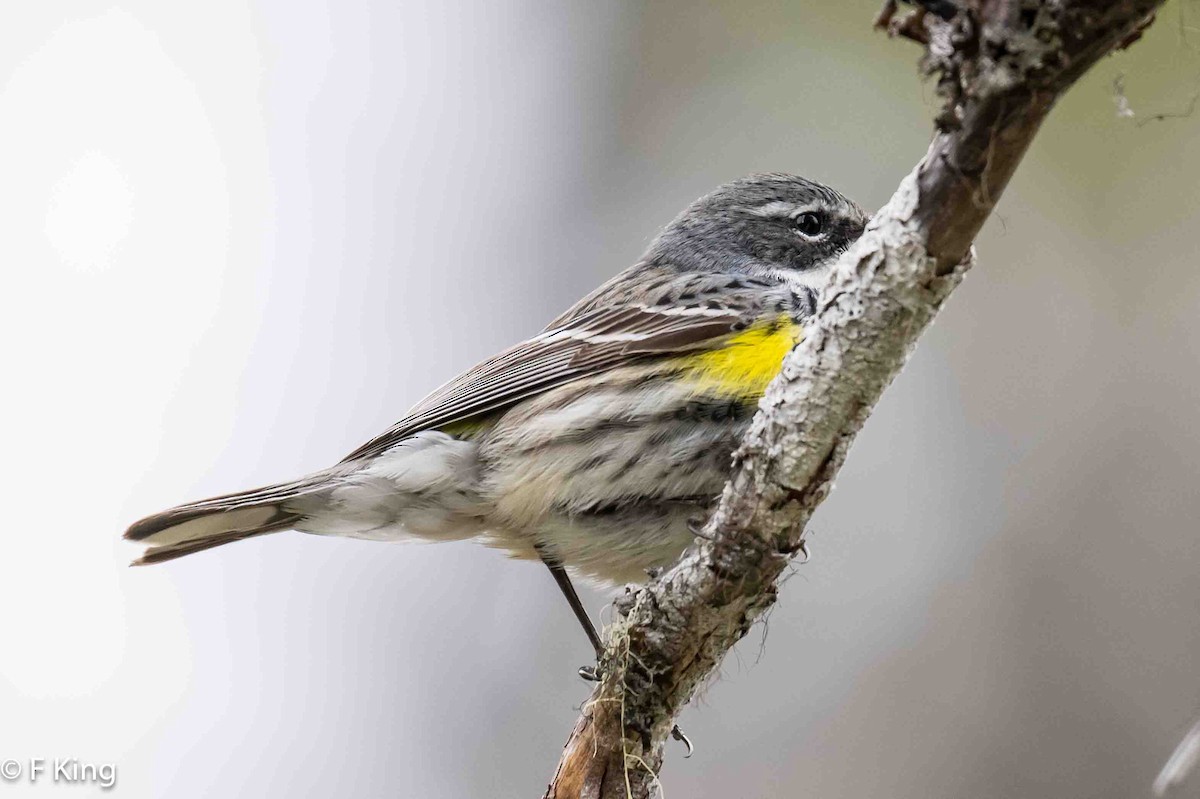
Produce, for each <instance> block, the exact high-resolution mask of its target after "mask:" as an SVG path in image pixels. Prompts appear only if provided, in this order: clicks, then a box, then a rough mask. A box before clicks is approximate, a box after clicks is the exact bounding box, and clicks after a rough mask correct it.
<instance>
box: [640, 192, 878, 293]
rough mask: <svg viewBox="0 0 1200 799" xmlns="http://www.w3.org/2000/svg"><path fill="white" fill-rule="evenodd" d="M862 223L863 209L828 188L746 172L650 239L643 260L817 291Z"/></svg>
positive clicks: (701, 199)
mask: <svg viewBox="0 0 1200 799" xmlns="http://www.w3.org/2000/svg"><path fill="white" fill-rule="evenodd" d="M867 219H868V216H867V213H866V212H865V211H864V210H863V209H862V208H861V207H859V206H858V205H857V204H856V203H854V202H853V201H851V200H849V199H847V198H846V197H844V196H843V195H841V194H840V193H838V192H836V191H834V190H833V189H831V188H829V187H828V186H823V185H821V184H820V183H815V182H813V181H811V180H806V179H804V178H801V177H796V176H795V175H785V174H778V173H774V174H764V175H751V176H750V177H746V178H742V179H741V180H735V181H733V182H732V183H726V184H725V185H723V186H720V187H718V188H717V189H715V190H714V191H712V192H711V193H709V194H707V195H705V196H704V197H701V198H700V199H699V200H696V202H694V203H692V204H691V205H690V206H688V208H687V209H686V210H685V211H684V212H683V213H682V214H680V215H679V216H678V217H676V219H675V220H674V221H673V222H671V224H670V225H668V226H667V227H666V229H665V230H663V232H662V233H661V234H660V235H659V236H658V238H657V239H655V241H654V243H653V244H652V245H651V246H650V249H649V250H648V251H647V252H646V255H645V257H644V258H643V263H647V264H653V265H655V266H666V267H673V268H676V269H680V270H687V271H701V272H739V273H744V274H748V275H753V276H756V277H762V278H767V279H770V280H772V282H775V281H779V282H787V283H790V284H793V285H796V284H799V285H803V286H807V287H809V288H811V289H817V288H819V287H820V285H821V284H822V283H823V282H824V279H825V276H826V274H827V273H828V272H829V270H830V268H831V267H832V266H833V264H834V262H835V261H837V259H838V257H839V256H840V255H841V254H842V253H843V252H845V251H846V249H847V248H848V247H849V246H850V245H851V244H852V243H853V242H854V240H855V239H857V238H858V237H859V236H860V235H862V232H863V228H864V227H865V226H866V224H867Z"/></svg>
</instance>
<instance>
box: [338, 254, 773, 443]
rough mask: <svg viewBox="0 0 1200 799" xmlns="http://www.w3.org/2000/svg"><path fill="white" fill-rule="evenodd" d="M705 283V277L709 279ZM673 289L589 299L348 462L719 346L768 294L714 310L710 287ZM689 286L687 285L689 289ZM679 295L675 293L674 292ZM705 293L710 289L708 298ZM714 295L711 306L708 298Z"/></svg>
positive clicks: (746, 295) (445, 390)
mask: <svg viewBox="0 0 1200 799" xmlns="http://www.w3.org/2000/svg"><path fill="white" fill-rule="evenodd" d="M705 277H707V276H705ZM672 283H675V284H676V285H675V286H673V287H672V286H667V290H666V291H664V293H662V294H660V295H659V296H658V297H655V296H654V295H653V294H651V295H650V296H646V295H645V294H643V295H641V296H640V297H639V298H638V301H633V300H632V299H631V298H629V297H622V296H620V293H619V292H614V294H616V295H617V296H615V297H614V296H613V295H612V294H610V295H609V296H610V298H611V299H612V300H613V301H612V302H608V303H606V302H603V301H599V298H597V297H595V296H593V297H589V298H587V299H586V300H584V301H583V302H581V303H580V304H579V305H577V306H576V307H575V308H574V309H572V310H571V311H568V312H567V313H566V314H563V316H561V317H559V318H558V319H556V320H555V321H554V322H552V323H551V326H550V327H549V328H547V329H546V330H545V331H543V332H542V333H541V334H540V335H537V336H535V337H533V338H531V339H528V340H526V341H523V342H521V343H520V344H517V345H516V346H514V347H511V348H510V349H508V350H505V351H504V352H502V353H500V354H499V355H496V356H494V357H492V358H489V359H488V360H486V361H484V362H483V363H480V364H478V365H477V366H475V367H474V368H472V369H470V370H468V371H467V372H464V373H463V374H462V375H460V376H458V377H457V378H455V379H454V380H451V381H450V382H449V383H447V384H446V385H444V386H442V387H441V388H439V389H438V390H437V391H435V392H433V393H432V394H430V395H429V396H428V397H426V398H425V399H424V400H422V401H421V402H420V403H418V404H417V406H416V407H415V408H413V409H412V410H411V411H410V412H409V414H408V415H407V416H406V417H404V418H403V419H401V420H400V421H399V422H397V423H396V424H395V425H393V426H392V428H391V429H390V430H388V431H387V432H386V433H384V434H383V435H381V436H379V437H377V438H375V439H372V440H371V441H368V442H367V443H366V444H364V445H363V446H361V447H359V448H358V449H356V450H355V451H354V452H352V453H350V454H349V455H347V456H346V459H345V460H347V461H349V460H355V459H359V458H368V457H372V456H374V455H378V454H380V453H382V452H384V451H385V450H387V449H388V448H390V447H392V446H393V445H395V444H396V443H398V442H400V441H401V440H403V439H405V438H407V437H408V436H411V435H412V434H413V433H416V432H418V431H421V430H429V429H434V428H439V427H444V426H446V425H449V424H453V423H455V422H462V421H466V420H468V419H471V418H473V417H477V416H480V415H482V414H486V413H489V412H492V411H496V410H500V409H501V408H506V407H509V406H511V405H513V404H515V403H517V402H520V401H521V400H524V399H528V398H529V397H532V396H535V395H537V394H540V393H542V392H544V391H549V390H550V389H553V388H556V387H558V386H561V385H563V384H564V383H567V382H569V381H571V380H574V379H576V378H579V377H583V376H587V375H594V374H597V373H600V372H604V371H607V370H610V369H613V368H615V367H618V366H624V365H627V364H630V363H633V362H636V361H638V360H642V359H645V358H652V357H662V356H666V355H671V354H678V353H682V352H688V351H695V350H700V349H709V348H713V347H716V346H719V345H720V344H721V343H722V342H724V341H725V340H726V339H728V338H729V337H730V336H732V335H734V334H736V333H737V332H738V331H740V330H742V329H744V328H745V327H747V326H749V325H750V324H751V323H752V322H753V321H754V319H755V318H756V316H757V315H758V312H759V309H760V308H761V307H762V305H763V303H762V302H761V299H762V298H763V297H764V295H765V294H767V292H764V291H763V288H762V287H761V286H744V285H741V286H739V288H741V289H751V291H748V292H738V293H740V295H741V296H736V295H734V296H731V295H730V293H729V291H728V289H727V288H726V290H725V291H723V292H721V294H722V297H723V299H725V300H732V301H728V302H714V301H713V300H712V299H711V297H712V295H713V293H714V292H713V291H712V290H711V287H712V284H711V282H710V281H708V280H702V281H700V280H697V281H693V282H692V284H694V285H696V286H698V288H697V290H695V291H689V292H684V293H685V294H687V295H688V299H687V300H684V301H680V300H679V293H680V292H679V291H678V290H677V289H678V283H677V281H672ZM685 285H689V284H685ZM672 289H675V290H672ZM704 289H709V290H708V291H705V290H704ZM706 294H707V295H709V298H708V299H706V298H705V295H706Z"/></svg>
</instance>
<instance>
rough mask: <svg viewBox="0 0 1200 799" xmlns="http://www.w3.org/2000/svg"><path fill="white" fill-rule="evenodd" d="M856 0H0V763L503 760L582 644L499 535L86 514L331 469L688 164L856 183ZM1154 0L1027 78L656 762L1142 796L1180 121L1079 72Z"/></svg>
mask: <svg viewBox="0 0 1200 799" xmlns="http://www.w3.org/2000/svg"><path fill="white" fill-rule="evenodd" d="M876 10H877V4H876V3H875V2H874V0H870V1H869V2H854V3H846V4H831V3H816V2H794V3H786V4H784V3H771V2H746V1H745V0H738V1H737V2H734V0H726V2H717V3H690V2H682V0H659V1H658V2H654V3H643V4H639V3H633V2H604V3H595V2H560V3H553V4H548V3H533V2H519V1H518V0H495V1H494V2H483V0H424V1H423V2H408V3H403V4H396V3H387V2H380V1H378V0H356V1H355V2H348V3H338V4H334V3H320V2H311V1H310V0H290V1H289V2H282V0H263V1H262V2H253V3H245V2H232V1H231V0H214V2H211V3H205V4H180V3H161V2H151V0H146V2H119V3H97V4H90V3H64V2H55V3H21V4H10V5H8V6H6V7H5V9H4V10H3V11H2V12H0V264H2V265H3V266H2V267H0V268H2V269H3V274H4V288H3V290H2V291H0V336H2V340H3V341H4V349H3V352H4V359H3V372H4V375H5V380H4V383H5V385H6V389H5V390H4V392H3V395H2V396H0V404H2V407H3V415H2V417H0V418H2V422H0V424H2V425H3V427H2V430H3V433H2V435H3V439H2V442H0V443H2V445H3V451H4V453H5V457H4V458H3V459H2V465H0V470H2V475H0V477H2V480H0V484H2V485H3V486H4V488H3V491H4V500H5V501H4V507H5V518H4V533H3V537H2V538H0V541H2V543H0V607H3V608H4V612H3V618H4V622H3V630H2V636H3V639H4V643H3V645H2V649H0V653H2V654H0V709H2V710H0V714H2V718H3V721H2V723H0V759H3V758H7V757H17V758H22V759H23V758H28V757H56V756H57V757H77V758H80V759H82V760H85V761H88V762H98V763H102V762H114V763H116V764H117V768H118V780H119V781H118V785H117V788H116V794H117V795H121V796H131V797H132V796H139V797H142V796H144V797H153V796H168V795H169V796H173V797H204V796H314V797H315V796H330V795H341V796H397V795H399V796H420V797H430V798H433V797H478V796H505V797H507V796H512V797H521V796H524V797H529V796H536V795H539V794H540V791H541V790H542V788H543V787H544V785H545V782H546V780H547V779H548V777H549V776H550V773H551V771H552V768H553V764H554V762H555V760H556V758H557V756H558V753H559V748H560V746H561V745H562V743H563V741H564V740H565V739H566V736H567V733H568V731H569V729H570V726H571V724H572V722H573V719H574V718H575V714H576V710H575V709H576V707H577V706H578V704H579V703H580V702H582V701H583V699H584V698H585V697H586V695H587V687H586V686H585V685H583V684H582V683H581V682H580V681H579V680H578V679H576V678H575V677H574V670H575V668H576V667H577V666H579V665H581V664H583V663H586V662H588V660H589V653H588V648H587V645H586V643H585V641H584V640H583V638H582V636H581V635H580V634H579V633H578V631H577V630H576V629H575V626H574V625H575V622H574V620H573V619H572V617H571V615H570V613H569V611H568V610H567V608H566V607H565V605H563V604H562V602H561V600H560V598H559V596H558V594H557V591H556V589H555V587H554V585H553V583H552V582H551V581H550V580H549V577H548V576H547V575H546V574H545V573H543V570H542V569H541V568H540V567H538V566H536V565H532V564H527V563H514V562H510V561H508V560H506V559H505V558H504V557H503V556H502V555H501V554H500V553H497V552H494V551H490V550H486V549H484V548H481V547H478V546H476V545H473V544H470V543H464V544H450V545H443V546H437V547H430V546H424V547H423V546H413V545H406V546H388V545H382V544H371V543H364V542H356V541H341V540H330V539H321V538H315V537H306V536H300V535H295V534H291V535H280V536H274V537H270V538H268V539H263V540H258V541H253V542H248V543H244V544H239V545H236V546H233V547H229V548H224V549H220V550H217V551H213V552H210V553H205V554H203V555H199V556H196V557H194V558H189V559H186V560H183V561H179V562H176V563H172V564H170V565H168V566H163V567H155V568H151V569H137V570H130V569H127V568H125V563H126V562H127V561H128V559H129V558H130V557H131V556H132V555H133V554H135V552H134V551H133V550H132V548H130V547H127V546H126V545H124V544H121V543H119V542H118V541H117V535H118V533H119V532H120V530H121V529H123V527H124V526H125V525H126V524H127V523H129V522H130V521H132V520H133V519H134V518H136V517H137V516H140V515H142V514H144V513H148V512H151V511H155V510H159V509H161V508H163V507H165V506H167V505H170V504H174V503H176V502H180V501H184V500H189V499H195V498H198V497H201V496H204V495H208V494H212V493H218V492H225V491H229V490H236V489H239V488H245V487H249V486H252V485H256V484H260V483H264V482H270V481H274V480H277V479H284V478H289V477H292V476H295V475H297V474H300V473H303V472H305V471H308V470H311V469H314V468H317V467H321V466H324V465H326V464H328V463H330V462H332V461H334V460H337V459H338V458H340V457H341V456H342V455H344V454H345V453H346V452H347V451H349V450H350V449H352V448H353V447H355V446H356V445H358V444H359V443H361V442H362V441H363V440H365V439H366V438H368V437H370V436H371V435H373V434H374V433H376V432H378V431H379V430H381V429H382V428H384V427H386V426H387V425H388V424H389V423H390V422H392V421H393V420H394V419H396V418H397V417H398V416H400V415H401V414H402V413H403V411H404V410H405V408H406V407H407V406H408V405H409V404H410V403H412V402H414V401H415V400H417V399H418V398H420V397H421V396H423V395H424V394H425V393H426V392H428V391H429V390H430V389H432V388H434V387H435V386H436V385H437V384H438V383H440V382H441V381H443V380H445V379H447V378H449V377H451V376H453V375H454V374H455V373H456V372H458V371H459V370H461V369H463V368H465V367H467V366H469V365H471V364H472V363H473V362H475V361H476V360H478V359H480V358H482V357H485V356H487V355H489V354H490V353H492V352H494V351H495V350H497V349H498V348H500V347H502V346H505V345H507V344H509V343H512V342H513V341H515V340H516V339H518V338H520V337H523V336H525V335H528V334H530V333H532V332H534V331H535V330H537V329H538V328H539V327H540V326H541V325H542V324H544V323H545V321H546V320H548V319H549V318H550V317H552V316H554V315H555V314H556V313H557V312H558V311H559V310H561V309H562V308H563V307H564V306H565V305H567V304H568V303H570V302H571V301H572V300H573V299H575V298H576V297H578V296H579V295H581V294H583V293H585V292H586V291H587V290H589V289H590V288H591V287H592V286H593V285H594V284H596V283H598V282H599V281H600V280H602V279H604V278H605V277H607V276H609V275H611V274H612V273H613V272H615V271H616V270H618V269H619V268H621V267H623V266H625V265H627V264H628V263H630V262H631V261H632V260H633V259H635V258H636V257H637V255H638V254H639V252H640V250H641V248H642V247H644V246H645V244H646V243H647V241H648V240H649V238H650V237H651V236H652V235H653V233H654V231H655V229H656V228H657V227H658V226H659V225H661V224H663V223H665V222H666V221H667V220H669V219H670V218H671V217H672V216H673V215H674V214H675V213H676V212H677V211H678V210H679V209H680V208H681V207H682V206H683V205H685V204H686V203H687V202H689V201H690V200H691V199H693V198H694V197H696V196H698V195H699V194H701V193H703V192H704V191H706V190H707V189H709V188H711V187H712V186H714V185H716V184H717V183H719V182H722V181H724V180H728V179H731V178H734V177H737V176H740V175H743V174H745V173H748V172H752V171H760V170H788V171H795V172H799V173H802V174H805V175H807V176H809V177H813V178H817V179H821V180H824V181H827V182H830V183H832V184H834V185H836V186H837V187H839V188H841V189H842V190H844V191H845V192H846V193H848V194H850V195H851V196H853V197H855V198H857V199H859V201H860V202H862V203H863V204H865V205H868V206H870V207H877V206H878V205H880V204H882V203H883V202H884V201H886V199H887V197H888V196H889V193H890V192H891V190H892V189H893V188H894V187H895V185H896V184H897V182H898V181H899V179H900V177H901V176H902V175H903V174H904V173H906V172H907V171H908V170H909V168H910V167H911V166H912V164H913V163H915V161H916V159H917V158H918V157H919V156H920V154H921V153H922V152H923V150H924V147H925V144H926V142H927V139H928V135H929V130H930V123H929V119H930V116H931V109H932V107H933V102H932V99H931V96H932V90H931V87H930V86H928V85H922V84H921V83H920V82H919V81H918V80H917V77H916V74H915V68H914V62H915V59H916V56H917V50H916V48H915V47H913V46H912V45H909V44H907V43H903V42H889V41H887V40H886V39H885V38H884V37H883V36H881V35H879V34H875V33H872V32H871V31H870V29H869V27H870V25H869V23H870V19H871V17H872V16H873V14H874V13H875V11H876ZM1194 20H1195V21H1194ZM1193 24H1196V25H1200V8H1197V6H1196V4H1195V3H1193V2H1189V3H1187V4H1186V5H1185V6H1182V7H1181V6H1179V5H1177V4H1175V3H1171V4H1168V7H1167V9H1166V11H1165V12H1164V14H1163V17H1162V19H1160V21H1159V23H1158V24H1157V25H1156V26H1155V27H1154V28H1153V29H1152V30H1151V32H1150V33H1149V35H1148V36H1147V38H1146V40H1145V41H1144V42H1142V43H1140V44H1139V45H1138V46H1137V47H1135V48H1134V50H1133V51H1132V52H1131V53H1129V54H1126V55H1121V56H1118V57H1116V58H1113V59H1110V60H1106V61H1104V62H1103V63H1102V64H1101V65H1100V66H1099V67H1098V68H1097V69H1096V70H1094V72H1093V74H1092V75H1090V76H1089V77H1088V79H1087V80H1085V81H1084V82H1083V83H1082V84H1081V85H1080V86H1079V87H1077V89H1076V90H1075V91H1074V92H1073V93H1071V94H1070V95H1069V96H1068V97H1067V99H1066V100H1065V101H1064V102H1063V103H1062V104H1061V106H1060V108H1058V109H1057V110H1056V112H1055V114H1054V115H1053V116H1052V117H1051V120H1050V122H1049V123H1048V124H1047V125H1046V127H1045V130H1044V131H1043V133H1042V134H1041V136H1040V137H1039V139H1038V141H1037V144H1036V146H1035V147H1034V149H1033V151H1032V152H1031V154H1030V156H1029V158H1028V159H1027V161H1026V163H1025V164H1024V165H1023V166H1022V168H1021V170H1020V171H1019V173H1018V175H1017V177H1016V179H1015V181H1014V183H1013V185H1012V186H1011V189H1010V191H1009V193H1008V194H1007V195H1006V197H1005V199H1004V201H1003V203H1002V204H1001V207H1000V210H999V213H998V214H997V216H996V217H995V218H994V219H993V220H992V221H991V222H990V223H989V225H988V227H987V229H986V230H985V232H984V234H983V235H982V236H981V237H980V240H979V251H980V254H981V260H980V265H979V267H978V268H977V269H976V270H975V271H974V272H973V273H972V274H971V275H970V276H969V278H968V280H967V282H966V283H965V285H964V286H963V287H962V289H961V291H960V292H959V293H958V294H957V295H956V296H955V297H954V299H953V300H952V301H951V303H950V305H949V307H947V308H946V310H945V313H944V314H943V315H942V316H941V317H940V318H939V320H938V322H937V324H936V325H935V327H934V328H933V329H932V330H931V331H930V332H929V334H928V335H927V336H926V337H925V339H924V341H923V342H922V344H921V346H920V348H919V349H918V351H917V353H916V355H915V357H914V358H913V359H912V362H911V364H910V365H909V367H908V368H907V369H906V370H905V372H904V373H903V374H902V375H901V376H900V378H899V379H898V380H897V381H896V383H895V385H894V386H893V387H892V388H891V389H890V390H889V391H888V393H887V395H886V397H885V398H884V400H883V402H882V403H881V404H880V406H879V408H878V411H877V412H876V413H875V415H874V416H873V417H872V419H871V420H870V422H869V423H868V425H867V427H866V429H865V431H864V432H863V435H862V436H861V438H860V440H859V442H858V443H857V444H856V445H855V448H854V450H853V452H852V454H851V457H850V459H849V462H848V464H847V466H846V469H845V471H844V472H843V474H842V476H841V479H840V480H839V483H838V487H837V490H836V491H835V492H834V494H833V495H832V497H831V498H830V499H829V501H828V503H827V504H826V506H825V507H824V508H823V509H822V510H821V512H820V514H819V516H818V517H817V519H816V520H815V521H814V523H813V530H814V537H813V542H812V548H813V558H812V561H811V563H809V564H808V565H806V566H803V567H800V568H798V569H797V571H796V574H795V576H793V577H792V579H791V580H790V581H789V582H788V583H787V586H786V588H785V590H784V591H783V593H782V598H781V601H780V604H779V607H778V608H777V609H776V610H775V612H774V613H773V614H772V615H771V617H770V624H769V636H768V638H767V641H766V644H765V647H762V646H761V645H760V641H761V638H762V629H761V628H759V629H756V630H755V631H754V632H752V634H751V635H750V637H749V638H748V640H747V641H745V642H744V643H743V644H742V645H741V646H739V647H738V649H737V651H736V652H735V653H734V654H733V655H732V656H731V657H730V658H729V659H728V661H727V662H726V664H725V667H724V670H723V676H722V677H721V679H720V680H719V681H717V682H716V683H715V684H714V685H713V686H711V687H710V689H709V690H708V691H706V692H705V694H704V696H703V697H701V699H700V700H699V701H697V702H696V703H694V705H693V707H691V708H690V709H689V710H688V711H687V713H686V714H685V716H684V718H683V720H682V725H683V727H684V728H685V729H686V730H687V732H688V733H689V734H690V735H691V736H692V737H693V738H694V739H695V741H696V742H697V745H698V747H699V751H698V752H697V754H696V756H695V757H693V758H692V759H691V760H689V761H687V762H684V761H683V760H682V759H681V758H680V757H679V755H680V754H681V752H680V751H679V750H678V748H675V749H672V751H671V757H670V759H669V761H668V764H667V766H666V768H665V771H664V774H663V780H664V783H665V785H666V789H667V795H668V796H675V797H682V796H711V797H717V796H744V797H768V796H791V795H812V796H838V797H860V796H872V795H886V796H892V797H924V796H966V795H970V796H975V797H1025V796H1029V797H1048V796H1079V797H1106V796H1112V797H1118V796H1120V797H1126V796H1137V795H1144V794H1145V793H1146V792H1147V790H1148V786H1149V784H1150V781H1151V780H1152V779H1153V776H1154V774H1155V772H1156V771H1157V769H1158V767H1159V766H1160V765H1161V763H1162V761H1163V760H1164V759H1165V757H1166V755H1167V754H1168V753H1169V751H1170V750H1171V748H1172V747H1173V746H1174V744H1175V742H1176V741H1177V740H1178V737H1179V736H1180V735H1181V734H1182V732H1183V731H1184V730H1185V729H1186V727H1187V725H1188V723H1189V721H1190V720H1191V718H1192V717H1193V716H1194V715H1195V714H1196V713H1197V712H1198V711H1200V679H1198V675H1200V625H1198V624H1197V618H1198V615H1200V614H1198V613H1197V609H1198V608H1200V579H1197V578H1198V575H1200V539H1198V538H1197V535H1196V515H1197V511H1200V496H1198V494H1197V490H1196V481H1195V476H1196V473H1197V467H1198V466H1200V425H1197V423H1196V415H1197V398H1198V395H1200V373H1198V371H1197V369H1196V361H1197V354H1198V350H1200V332H1198V331H1200V327H1198V326H1197V325H1196V322H1195V319H1196V315H1197V311H1198V310H1200V274H1198V272H1197V270H1196V251H1195V244H1194V242H1195V240H1196V235H1197V233H1196V218H1197V207H1198V203H1200V181H1198V180H1197V177H1198V169H1197V162H1196V154H1197V148H1198V146H1200V119H1198V118H1195V117H1193V118H1191V119H1183V120H1179V119H1175V120H1168V121H1163V122H1154V123H1150V124H1147V125H1145V126H1144V127H1137V126H1136V124H1135V121H1133V120H1128V119H1118V118H1117V116H1116V113H1115V110H1116V107H1115V105H1114V102H1113V93H1112V81H1113V79H1114V77H1116V76H1117V75H1118V74H1122V73H1123V74H1125V75H1126V79H1125V83H1126V89H1127V92H1128V94H1129V99H1130V102H1131V103H1132V105H1133V107H1134V109H1135V110H1136V111H1137V112H1138V113H1139V114H1141V115H1143V116H1145V115H1149V114H1153V113H1156V112H1162V111H1173V110H1178V109H1180V108H1184V107H1186V106H1187V103H1188V100H1189V98H1190V97H1191V96H1192V94H1193V93H1194V91H1195V90H1196V86H1197V75H1198V74H1200V56H1198V55H1197V53H1196V52H1195V50H1194V49H1193V45H1191V44H1190V43H1189V42H1188V41H1187V40H1186V37H1187V35H1188V34H1189V33H1190V35H1191V36H1192V37H1194V38H1196V40H1197V41H1200V32H1193V31H1189V27H1190V26H1191V25H1193ZM1197 46H1200V45H1197ZM612 593H613V592H612V591H589V592H588V593H587V596H586V598H587V601H588V604H589V606H590V607H591V608H592V609H593V610H594V611H595V612H597V613H598V612H599V611H600V609H601V608H602V607H603V606H604V604H605V603H606V602H607V601H608V599H609V597H610V595H611V594H612ZM760 652H761V657H760ZM0 787H2V788H3V791H4V792H5V795H17V794H21V793H23V792H26V791H28V792H29V793H30V794H31V795H33V794H34V792H36V795H37V796H52V795H56V794H58V793H61V794H62V795H64V796H65V795H70V796H81V795H87V794H88V790H87V789H81V788H79V787H78V786H75V787H71V786H58V788H57V789H56V788H55V787H54V786H50V785H38V786H34V787H30V786H28V785H27V784H23V783H18V784H17V785H16V786H8V785H6V786H0Z"/></svg>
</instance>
